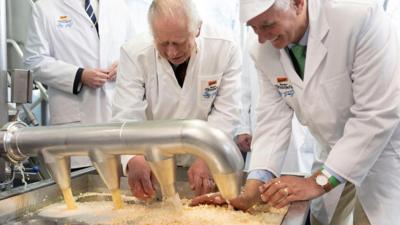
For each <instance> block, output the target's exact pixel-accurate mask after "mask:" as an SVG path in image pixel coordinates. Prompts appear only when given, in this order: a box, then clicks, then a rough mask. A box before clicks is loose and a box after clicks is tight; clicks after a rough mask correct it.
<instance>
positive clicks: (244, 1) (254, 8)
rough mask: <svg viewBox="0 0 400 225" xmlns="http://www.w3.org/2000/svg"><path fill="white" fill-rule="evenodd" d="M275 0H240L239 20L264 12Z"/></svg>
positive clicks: (243, 20)
mask: <svg viewBox="0 0 400 225" xmlns="http://www.w3.org/2000/svg"><path fill="white" fill-rule="evenodd" d="M274 3H275V0H240V22H242V23H247V21H249V20H251V19H253V18H254V17H256V16H258V15H260V14H261V13H263V12H265V11H266V10H267V9H269V7H271V6H272V5H273V4H274Z"/></svg>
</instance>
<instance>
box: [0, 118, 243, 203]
mask: <svg viewBox="0 0 400 225" xmlns="http://www.w3.org/2000/svg"><path fill="white" fill-rule="evenodd" d="M3 135H4V137H7V138H4V142H5V143H4V145H0V153H3V154H4V153H6V155H7V157H8V158H12V159H13V160H14V161H18V159H23V158H25V157H27V156H36V155H38V154H42V155H43V158H44V160H45V162H46V164H47V166H48V167H49V169H50V170H51V172H52V175H53V178H54V179H55V180H56V182H57V183H58V184H59V185H60V188H61V189H65V188H68V187H69V186H70V181H69V163H68V158H69V156H77V155H87V156H90V157H91V159H92V160H93V163H94V165H95V166H96V169H98V172H99V174H100V175H101V177H102V178H103V179H104V182H105V183H106V184H107V186H108V187H110V188H117V187H116V185H118V184H119V181H118V179H119V177H120V176H119V170H118V163H115V162H116V161H115V160H114V161H113V159H115V158H113V157H115V156H118V155H129V154H141V155H144V156H146V158H147V159H148V160H149V161H150V162H151V165H152V168H153V169H154V171H153V172H154V173H155V174H156V175H157V177H158V178H159V182H160V184H161V186H162V190H163V191H165V192H164V193H163V194H164V195H166V196H167V195H168V196H169V195H171V194H173V193H175V190H174V187H173V185H171V182H172V180H173V179H174V171H173V168H174V167H173V166H171V165H174V163H173V159H172V156H173V155H175V154H192V155H195V156H196V157H199V158H201V159H203V160H204V161H205V162H206V163H207V165H208V167H209V168H210V171H211V173H212V174H213V176H214V179H215V182H216V184H217V186H218V187H219V189H220V191H221V194H222V195H223V196H224V197H225V198H227V199H230V198H234V197H236V196H237V194H238V193H239V188H240V181H241V175H242V172H241V171H242V168H243V164H244V163H243V158H242V156H241V154H240V151H239V149H238V148H237V146H236V145H235V143H234V142H233V141H232V140H231V139H229V138H228V137H227V136H226V135H225V134H224V133H223V132H222V131H220V130H218V129H215V128H212V127H210V126H208V125H207V123H206V122H204V121H200V120H181V121H145V122H131V123H111V124H101V125H78V126H68V127H67V126H66V127H60V126H52V127H35V128H32V127H26V128H21V129H19V130H12V131H8V132H5V133H3ZM10 153H12V154H10ZM165 160H167V161H165ZM171 161H172V163H171ZM168 165H170V166H168ZM158 168H159V169H158ZM117 174H118V175H117ZM166 178H168V179H166Z"/></svg>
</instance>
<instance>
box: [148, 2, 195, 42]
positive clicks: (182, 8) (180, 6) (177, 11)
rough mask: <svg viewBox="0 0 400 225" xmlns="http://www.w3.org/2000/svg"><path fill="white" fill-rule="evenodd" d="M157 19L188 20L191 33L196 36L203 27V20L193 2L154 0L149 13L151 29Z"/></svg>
mask: <svg viewBox="0 0 400 225" xmlns="http://www.w3.org/2000/svg"><path fill="white" fill-rule="evenodd" d="M157 18H162V19H173V20H177V21H182V20H186V22H187V25H188V28H189V32H191V33H193V34H196V33H197V31H198V29H199V28H200V25H201V18H200V15H199V13H198V11H197V8H196V5H195V4H194V2H193V1H192V0H153V2H152V3H151V5H150V8H149V13H148V21H149V24H150V28H151V30H152V31H153V33H154V30H153V23H154V21H155V20H156V19H157Z"/></svg>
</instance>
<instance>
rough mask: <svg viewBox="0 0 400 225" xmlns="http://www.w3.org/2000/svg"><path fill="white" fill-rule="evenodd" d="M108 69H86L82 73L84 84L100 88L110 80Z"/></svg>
mask: <svg viewBox="0 0 400 225" xmlns="http://www.w3.org/2000/svg"><path fill="white" fill-rule="evenodd" d="M108 73H109V71H108V70H101V69H84V70H83V73H82V78H81V81H82V84H83V85H85V86H88V87H91V88H99V87H101V86H103V85H104V83H106V82H107V80H108V77H109V76H108Z"/></svg>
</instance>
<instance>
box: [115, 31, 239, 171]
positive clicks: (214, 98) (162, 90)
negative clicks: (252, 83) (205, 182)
mask: <svg viewBox="0 0 400 225" xmlns="http://www.w3.org/2000/svg"><path fill="white" fill-rule="evenodd" d="M226 32H227V31H223V30H216V29H214V28H212V27H210V26H208V25H206V24H203V26H202V28H201V33H200V36H199V37H197V38H196V50H195V51H194V53H193V54H192V55H191V58H190V61H189V65H188V68H187V72H186V78H185V82H184V84H183V87H182V88H181V87H180V86H179V84H178V82H177V81H176V78H175V74H174V72H173V70H172V67H171V65H170V64H169V62H168V61H167V60H166V59H164V58H162V57H161V55H160V54H159V52H158V51H157V50H156V48H155V45H154V43H153V39H152V37H150V35H142V36H140V37H135V39H134V40H132V41H130V42H128V43H127V44H125V45H124V46H123V47H122V50H121V58H120V67H119V70H118V78H117V87H116V91H115V96H114V101H113V120H115V121H141V120H170V119H200V120H205V121H207V122H208V124H209V125H210V126H213V127H215V128H218V129H220V130H222V131H223V132H225V133H226V134H227V135H229V136H230V137H232V138H233V132H234V128H235V127H236V126H237V124H238V123H239V114H240V112H239V110H240V107H239V87H238V85H239V84H240V83H239V82H240V72H241V54H240V51H239V47H238V46H237V45H236V44H235V43H234V41H233V40H232V38H231V37H230V36H229V37H227V35H226ZM228 33H229V32H228ZM129 158H130V157H123V158H122V162H123V166H124V168H125V166H126V163H127V161H128V159H129ZM179 161H181V162H179ZM188 162H189V161H188V160H187V159H181V160H178V162H177V164H180V165H185V164H186V165H187V163H188Z"/></svg>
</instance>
